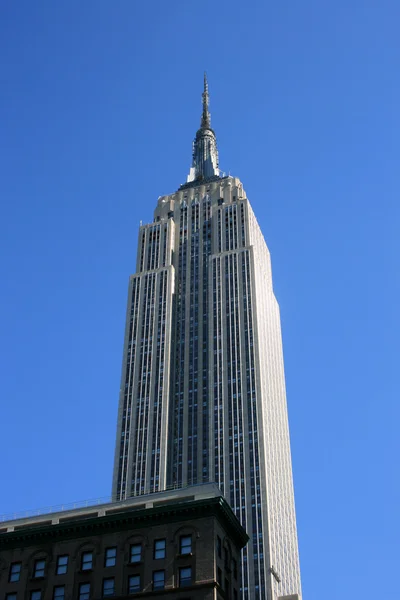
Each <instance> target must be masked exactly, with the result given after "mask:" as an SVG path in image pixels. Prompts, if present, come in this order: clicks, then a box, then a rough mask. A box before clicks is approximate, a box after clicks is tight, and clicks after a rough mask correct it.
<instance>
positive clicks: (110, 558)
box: [105, 548, 117, 567]
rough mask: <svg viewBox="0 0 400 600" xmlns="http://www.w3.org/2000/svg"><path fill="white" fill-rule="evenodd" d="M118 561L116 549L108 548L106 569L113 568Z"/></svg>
mask: <svg viewBox="0 0 400 600" xmlns="http://www.w3.org/2000/svg"><path fill="white" fill-rule="evenodd" d="M116 561H117V549H116V548H107V550H106V560H105V566H106V567H113V566H114V565H115V563H116Z"/></svg>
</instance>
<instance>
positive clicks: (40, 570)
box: [33, 558, 46, 577]
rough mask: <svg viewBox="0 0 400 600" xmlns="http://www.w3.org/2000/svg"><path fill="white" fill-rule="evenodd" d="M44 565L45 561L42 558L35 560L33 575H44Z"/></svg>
mask: <svg viewBox="0 0 400 600" xmlns="http://www.w3.org/2000/svg"><path fill="white" fill-rule="evenodd" d="M45 566H46V561H45V560H43V558H42V559H40V560H35V568H34V570H33V576H34V577H44V568H45Z"/></svg>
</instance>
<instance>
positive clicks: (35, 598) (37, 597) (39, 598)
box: [30, 590, 42, 600]
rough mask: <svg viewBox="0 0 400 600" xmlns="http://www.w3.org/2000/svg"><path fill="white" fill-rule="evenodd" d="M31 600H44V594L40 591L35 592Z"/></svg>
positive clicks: (32, 593)
mask: <svg viewBox="0 0 400 600" xmlns="http://www.w3.org/2000/svg"><path fill="white" fill-rule="evenodd" d="M30 600H42V592H41V591H40V590H33V591H32V592H31V595H30Z"/></svg>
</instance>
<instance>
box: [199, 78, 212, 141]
mask: <svg viewBox="0 0 400 600" xmlns="http://www.w3.org/2000/svg"><path fill="white" fill-rule="evenodd" d="M202 98H203V114H202V115H201V123H200V127H201V128H202V129H210V127H211V115H210V113H209V112H208V104H209V96H208V81H207V73H206V72H205V71H204V92H203V93H202Z"/></svg>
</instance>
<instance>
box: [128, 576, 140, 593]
mask: <svg viewBox="0 0 400 600" xmlns="http://www.w3.org/2000/svg"><path fill="white" fill-rule="evenodd" d="M128 592H129V593H130V594H133V593H134V592H140V575H132V576H131V577H129V586H128Z"/></svg>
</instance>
